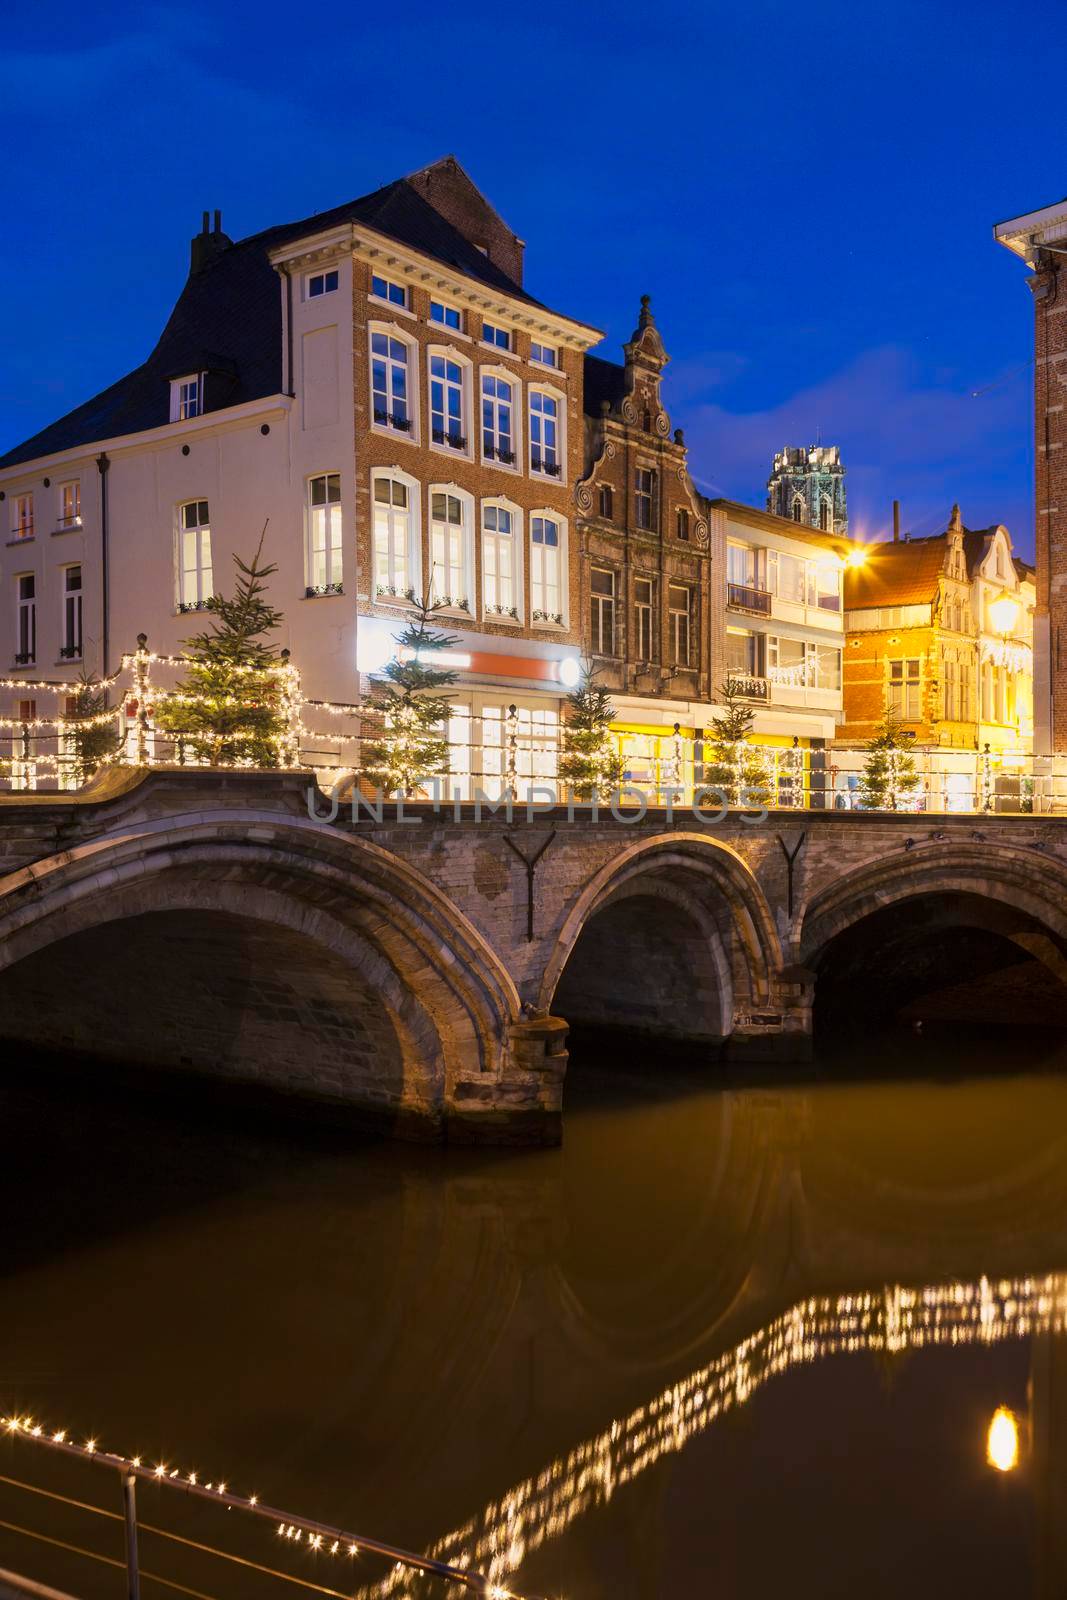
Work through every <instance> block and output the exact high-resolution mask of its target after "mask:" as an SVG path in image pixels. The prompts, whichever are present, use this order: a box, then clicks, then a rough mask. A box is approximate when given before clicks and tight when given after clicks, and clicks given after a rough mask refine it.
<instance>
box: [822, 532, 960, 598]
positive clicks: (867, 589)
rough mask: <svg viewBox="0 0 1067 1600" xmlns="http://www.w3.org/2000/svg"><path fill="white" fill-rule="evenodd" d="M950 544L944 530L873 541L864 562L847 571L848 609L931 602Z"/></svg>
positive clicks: (935, 594)
mask: <svg viewBox="0 0 1067 1600" xmlns="http://www.w3.org/2000/svg"><path fill="white" fill-rule="evenodd" d="M947 547H948V540H947V537H946V535H945V534H943V533H939V534H935V535H934V537H933V538H930V539H886V540H883V541H881V542H880V543H878V544H869V545H868V546H867V559H866V560H865V561H864V563H863V565H862V566H860V567H849V568H848V570H847V571H846V573H845V610H846V611H862V610H863V609H864V608H865V607H868V606H911V605H927V604H929V603H930V602H932V601H933V600H934V599H935V598H936V596H937V585H938V580H939V578H940V576H941V571H942V568H943V567H944V564H945V551H946V549H947Z"/></svg>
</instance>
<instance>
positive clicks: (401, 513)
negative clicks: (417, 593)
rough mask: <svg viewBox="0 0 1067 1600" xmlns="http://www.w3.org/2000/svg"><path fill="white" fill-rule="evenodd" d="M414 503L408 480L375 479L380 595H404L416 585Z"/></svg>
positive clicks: (376, 556)
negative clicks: (413, 550)
mask: <svg viewBox="0 0 1067 1600" xmlns="http://www.w3.org/2000/svg"><path fill="white" fill-rule="evenodd" d="M412 531H413V522H412V516H411V503H410V496H409V494H408V487H407V484H406V483H401V482H400V481H399V480H398V479H396V478H375V480H374V579H375V583H376V585H377V591H378V593H379V594H385V595H394V596H402V595H405V594H407V593H408V591H409V590H411V589H413V588H414V584H415V572H414V565H413V562H412V559H411V557H412V543H413V540H412Z"/></svg>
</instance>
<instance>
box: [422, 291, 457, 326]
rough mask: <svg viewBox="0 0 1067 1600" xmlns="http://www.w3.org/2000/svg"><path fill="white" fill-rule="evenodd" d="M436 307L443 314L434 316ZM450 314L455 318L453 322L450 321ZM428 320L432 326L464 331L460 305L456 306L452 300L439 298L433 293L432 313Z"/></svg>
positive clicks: (431, 298)
mask: <svg viewBox="0 0 1067 1600" xmlns="http://www.w3.org/2000/svg"><path fill="white" fill-rule="evenodd" d="M435 308H436V310H438V311H440V312H441V316H439V317H437V316H434V310H435ZM450 316H451V317H454V318H455V320H454V321H453V322H449V321H448V318H449V317H450ZM426 320H427V322H428V323H429V324H430V326H431V328H447V329H448V330H449V332H450V333H462V332H463V312H462V311H461V310H460V308H459V306H454V305H453V304H452V302H451V301H450V300H438V299H436V298H435V297H434V296H432V295H431V297H430V314H429V316H428V317H427V318H426Z"/></svg>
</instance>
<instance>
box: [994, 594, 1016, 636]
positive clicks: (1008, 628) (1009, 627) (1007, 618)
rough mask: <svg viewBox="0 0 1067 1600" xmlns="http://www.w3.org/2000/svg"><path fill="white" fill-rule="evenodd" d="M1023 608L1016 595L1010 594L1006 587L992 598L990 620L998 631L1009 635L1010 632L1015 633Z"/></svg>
mask: <svg viewBox="0 0 1067 1600" xmlns="http://www.w3.org/2000/svg"><path fill="white" fill-rule="evenodd" d="M1021 610H1022V607H1021V606H1020V605H1019V602H1018V600H1016V598H1015V596H1014V595H1013V594H1009V593H1008V591H1007V589H1004V590H1002V591H1001V593H1000V594H998V595H997V598H996V599H995V600H991V601H990V603H989V620H990V622H991V623H992V625H993V627H994V629H995V630H996V632H997V633H1002V634H1004V635H1005V637H1007V635H1008V634H1009V633H1014V631H1015V624H1016V623H1017V622H1018V620H1019V612H1020V611H1021Z"/></svg>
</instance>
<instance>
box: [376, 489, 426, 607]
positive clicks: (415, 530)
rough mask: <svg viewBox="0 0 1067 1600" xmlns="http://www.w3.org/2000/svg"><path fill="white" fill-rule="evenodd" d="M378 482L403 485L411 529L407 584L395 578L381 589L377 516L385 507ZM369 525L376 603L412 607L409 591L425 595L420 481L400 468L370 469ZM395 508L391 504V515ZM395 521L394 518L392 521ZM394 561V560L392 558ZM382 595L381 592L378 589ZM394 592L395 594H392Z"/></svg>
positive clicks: (409, 534)
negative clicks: (408, 605) (408, 595)
mask: <svg viewBox="0 0 1067 1600" xmlns="http://www.w3.org/2000/svg"><path fill="white" fill-rule="evenodd" d="M379 479H387V480H389V481H395V482H397V483H400V484H403V486H404V488H405V489H406V490H407V496H408V503H407V512H408V527H407V550H406V552H405V556H406V562H407V567H408V582H407V583H406V584H404V585H403V587H401V586H400V584H399V583H397V582H396V580H395V577H393V575H392V573H390V577H391V578H392V583H391V584H386V585H384V586H382V585H381V584H380V583H379V578H378V553H379V552H378V526H377V523H378V513H377V511H376V509H375V508H376V507H377V506H378V505H381V504H384V502H383V501H379V500H377V499H376V497H375V485H376V484H377V483H378V481H379ZM370 506H371V514H370V524H371V581H372V582H373V584H374V594H373V597H372V598H373V601H374V604H375V605H397V604H399V605H404V604H409V603H410V602H409V601H408V600H407V592H408V590H410V591H411V592H412V593H413V594H414V595H416V596H418V595H420V594H421V593H422V484H421V483H420V482H419V480H418V478H413V477H412V476H411V474H410V473H409V472H403V471H402V470H401V469H400V468H399V467H395V466H393V467H371V469H370ZM393 510H394V507H393V506H392V504H391V503H390V512H392V511H393ZM389 520H390V522H392V517H391V516H390V518H389ZM390 559H391V558H390ZM380 589H381V590H382V592H379V590H380ZM390 590H392V592H390Z"/></svg>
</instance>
